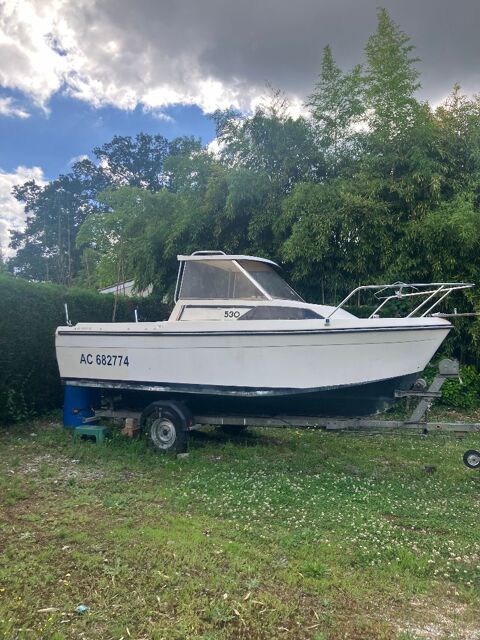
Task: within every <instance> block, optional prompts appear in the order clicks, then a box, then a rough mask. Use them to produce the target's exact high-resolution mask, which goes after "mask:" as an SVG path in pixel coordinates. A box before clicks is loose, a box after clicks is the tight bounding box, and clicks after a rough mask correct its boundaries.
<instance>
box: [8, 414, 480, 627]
mask: <svg viewBox="0 0 480 640" xmlns="http://www.w3.org/2000/svg"><path fill="white" fill-rule="evenodd" d="M468 448H480V435H478V434H477V435H470V436H468V437H466V438H465V439H464V440H458V439H456V438H455V437H454V436H452V435H447V436H444V435H430V436H426V437H425V436H420V435H413V434H406V433H400V434H398V433H397V434H384V435H381V436H380V435H365V434H364V435H358V434H335V433H324V432H322V431H295V430H277V429H268V430H261V429H257V430H252V431H251V432H249V433H247V434H246V435H237V436H228V435H227V434H225V433H222V432H216V431H213V430H205V432H203V433H198V434H195V435H194V436H193V437H192V439H191V444H190V455H189V456H188V457H187V458H183V459H176V458H174V457H172V456H162V455H159V454H156V453H155V452H153V451H151V450H150V449H148V448H147V447H146V445H145V444H144V442H143V441H127V440H125V439H123V438H122V437H120V436H117V437H115V438H113V440H112V441H110V442H109V443H108V444H105V445H95V444H91V443H85V442H80V443H72V441H71V438H70V434H69V433H68V432H65V431H64V430H62V429H61V428H60V427H59V426H58V425H56V424H54V423H51V424H49V423H45V422H35V423H31V424H29V425H25V426H23V427H12V428H10V429H1V430H0V501H1V503H2V504H1V509H0V637H1V638H8V639H10V638H11V639H13V638H15V639H17V638H18V639H23V638H48V639H52V640H53V639H55V640H60V639H62V638H83V639H85V640H86V639H96V638H101V639H102V640H107V639H109V638H112V639H113V638H114V639H116V640H120V638H123V639H124V640H127V639H128V638H132V639H137V640H139V639H141V638H145V639H147V638H148V639H150V638H152V639H160V638H168V639H169V640H170V639H177V638H178V639H180V638H182V639H183V638H195V639H199V640H200V639H203V640H207V638H208V639H209V640H214V639H220V638H245V639H249V640H250V639H252V640H253V639H257V638H268V639H270V638H294V639H297V638H298V639H301V638H312V639H316V640H321V639H327V638H328V639H337V638H339V639H340V638H358V639H365V640H370V639H372V640H373V639H375V638H397V639H399V640H400V639H402V640H407V639H409V640H411V639H413V638H436V639H437V638H465V639H466V638H469V639H472V640H474V639H479V638H480V617H479V611H480V511H479V505H480V474H479V473H478V472H475V471H470V470H468V469H467V468H466V467H465V466H464V465H463V463H462V454H463V452H464V451H465V450H466V449H468ZM425 465H434V466H435V467H436V470H435V471H434V472H433V473H427V471H426V470H425ZM81 604H84V605H87V606H88V607H89V609H88V611H87V612H86V613H84V614H78V613H76V612H75V609H76V607H78V605H81ZM41 610H46V611H41Z"/></svg>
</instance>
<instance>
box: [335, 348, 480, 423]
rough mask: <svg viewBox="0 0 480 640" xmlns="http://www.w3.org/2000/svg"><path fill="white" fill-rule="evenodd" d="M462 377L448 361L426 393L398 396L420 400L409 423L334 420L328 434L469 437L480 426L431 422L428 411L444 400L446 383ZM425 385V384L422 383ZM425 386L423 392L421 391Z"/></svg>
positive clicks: (442, 363) (454, 363)
mask: <svg viewBox="0 0 480 640" xmlns="http://www.w3.org/2000/svg"><path fill="white" fill-rule="evenodd" d="M458 377H459V365H458V362H457V361H456V360H449V359H447V358H445V359H444V360H441V361H440V363H439V365H438V373H437V375H436V376H435V378H434V379H433V381H432V383H431V384H430V386H429V387H428V389H425V387H426V383H424V385H422V384H420V385H419V386H417V385H416V386H417V388H415V387H414V388H413V389H411V390H408V391H403V390H399V391H396V392H395V397H396V398H419V402H418V404H417V406H416V407H415V408H414V409H413V411H412V413H411V415H410V417H409V418H407V420H375V419H374V418H370V419H366V420H360V419H358V420H357V419H352V420H346V419H345V420H343V419H338V420H337V419H335V420H332V421H330V422H327V424H326V429H327V430H342V429H343V430H355V429H362V430H363V429H399V428H419V427H420V428H421V429H422V432H423V433H429V432H431V431H453V432H456V433H459V434H460V433H466V432H467V431H480V423H477V422H429V420H428V411H429V409H430V407H431V406H432V404H433V401H434V400H435V399H436V398H440V397H441V396H442V393H441V389H442V387H443V385H444V383H445V382H446V381H447V380H451V379H456V378H458ZM422 382H424V381H422ZM422 386H423V388H422Z"/></svg>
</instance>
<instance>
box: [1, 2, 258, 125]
mask: <svg viewBox="0 0 480 640" xmlns="http://www.w3.org/2000/svg"><path fill="white" fill-rule="evenodd" d="M140 4H143V5H144V11H142V9H141V7H140V5H139V6H138V10H137V11H136V12H135V10H134V8H133V7H132V5H131V4H130V3H126V2H123V1H122V0H118V1H117V2H109V1H106V2H102V3H96V2H95V1H94V0H77V1H76V2H75V3H72V2H70V1H69V0H16V1H15V2H13V0H6V1H5V0H4V3H3V4H2V0H0V59H2V60H6V61H8V64H3V65H2V66H1V67H0V87H1V86H4V87H9V88H14V89H17V90H21V91H23V92H25V93H26V94H28V95H30V96H31V97H32V98H33V100H34V101H35V102H36V103H37V104H39V105H41V106H42V107H43V108H44V109H47V105H48V100H49V98H50V97H51V96H52V95H53V94H54V93H56V92H57V91H59V90H62V91H64V92H65V93H67V94H68V95H70V96H72V97H75V98H77V99H81V100H84V101H86V102H88V103H89V104H91V105H93V106H95V107H100V106H103V105H114V106H116V107H119V108H121V109H126V110H131V109H134V108H135V107H137V106H138V105H143V106H144V108H145V109H146V110H148V111H149V112H151V113H152V114H153V115H154V116H155V117H158V118H159V119H162V120H169V116H168V115H167V114H165V113H163V112H162V109H164V108H165V107H167V106H169V105H172V104H185V105H193V104H195V105H198V106H199V107H200V108H201V109H202V110H203V111H204V112H206V113H210V112H212V111H214V110H215V109H225V108H228V107H234V108H237V109H242V110H249V109H251V108H252V107H253V106H254V105H255V103H257V102H258V99H259V96H261V95H262V94H263V92H264V84H265V81H264V79H263V78H262V79H261V81H260V82H251V81H249V80H248V79H247V78H246V77H238V76H230V77H224V75H225V74H223V73H221V72H219V71H216V70H215V69H213V68H211V65H210V63H207V62H206V61H205V58H206V57H208V55H209V52H210V49H211V44H212V42H211V34H210V33H209V31H210V30H211V27H208V26H207V27H205V16H201V17H200V18H199V20H198V24H195V23H194V21H195V16H194V14H193V13H192V12H191V11H190V10H189V11H188V12H187V16H185V15H184V16H183V18H182V15H183V14H182V10H180V9H179V8H178V7H173V6H171V7H169V9H170V15H168V12H167V11H166V7H165V6H163V7H162V4H163V3H158V2H156V0H155V1H153V2H149V1H148V0H146V2H145V1H143V2H142V0H140ZM194 9H195V11H194V13H195V12H196V11H197V8H195V7H194ZM210 10H212V7H210ZM132 12H133V13H132ZM149 14H152V15H151V16H150V15H149ZM174 14H175V15H174ZM150 17H152V20H151V21H150V20H149V19H150ZM182 20H186V21H187V22H186V23H183V22H182ZM189 20H190V22H189ZM201 23H203V26H202V24H201ZM205 28H206V29H207V31H205ZM186 36H189V37H187V38H186Z"/></svg>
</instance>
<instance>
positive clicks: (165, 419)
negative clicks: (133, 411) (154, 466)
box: [140, 402, 190, 454]
mask: <svg viewBox="0 0 480 640" xmlns="http://www.w3.org/2000/svg"><path fill="white" fill-rule="evenodd" d="M140 425H141V427H142V431H143V433H144V434H145V435H146V437H147V441H148V443H149V444H150V445H151V446H152V447H154V449H156V450H157V451H160V452H161V453H177V454H178V453H185V452H186V451H187V447H188V427H189V425H190V415H189V412H188V410H187V409H186V407H183V406H182V405H180V404H178V403H175V402H152V404H150V405H148V407H146V409H144V411H143V412H142V415H141V418H140Z"/></svg>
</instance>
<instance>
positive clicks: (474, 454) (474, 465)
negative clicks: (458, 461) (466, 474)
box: [463, 449, 480, 469]
mask: <svg viewBox="0 0 480 640" xmlns="http://www.w3.org/2000/svg"><path fill="white" fill-rule="evenodd" d="M463 461H464V463H465V464H466V465H467V467H468V468H469V469H478V468H480V451H476V450H475V449H469V450H468V451H465V453H464V454H463Z"/></svg>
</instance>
